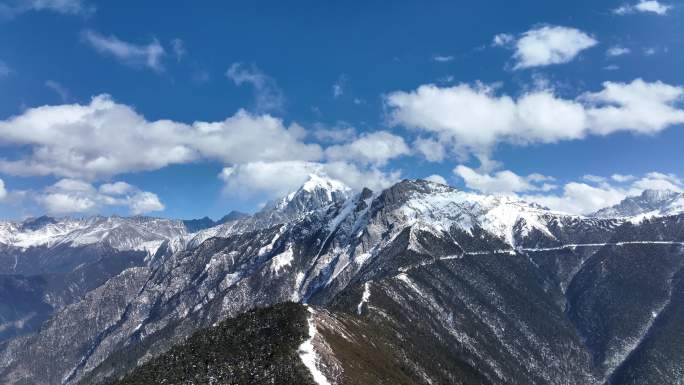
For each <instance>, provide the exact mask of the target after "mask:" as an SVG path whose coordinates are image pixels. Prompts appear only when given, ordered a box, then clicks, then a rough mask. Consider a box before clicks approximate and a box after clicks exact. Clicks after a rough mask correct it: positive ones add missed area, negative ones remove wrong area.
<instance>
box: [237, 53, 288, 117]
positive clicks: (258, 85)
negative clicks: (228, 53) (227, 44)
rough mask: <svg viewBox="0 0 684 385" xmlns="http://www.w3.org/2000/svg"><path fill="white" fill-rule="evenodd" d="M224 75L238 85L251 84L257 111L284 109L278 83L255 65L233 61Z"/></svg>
mask: <svg viewBox="0 0 684 385" xmlns="http://www.w3.org/2000/svg"><path fill="white" fill-rule="evenodd" d="M226 76H227V77H228V79H230V80H232V81H233V82H234V83H235V84H236V85H238V86H241V85H243V84H249V85H251V86H252V88H253V90H254V104H255V109H256V111H257V112H278V111H282V110H283V109H284V107H285V97H284V96H283V93H282V91H281V90H280V88H279V87H278V84H277V83H276V81H275V80H274V79H273V78H271V77H270V76H268V75H266V74H265V73H263V72H262V71H261V70H260V69H259V68H258V67H257V66H256V65H253V64H252V65H251V66H247V65H246V64H244V63H233V64H232V65H231V66H230V68H228V71H226Z"/></svg>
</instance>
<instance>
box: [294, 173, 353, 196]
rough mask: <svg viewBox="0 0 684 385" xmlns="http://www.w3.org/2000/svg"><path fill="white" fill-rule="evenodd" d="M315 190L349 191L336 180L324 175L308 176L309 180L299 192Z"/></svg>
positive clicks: (314, 174) (313, 174) (312, 174)
mask: <svg viewBox="0 0 684 385" xmlns="http://www.w3.org/2000/svg"><path fill="white" fill-rule="evenodd" d="M317 189H322V190H327V191H330V192H333V191H350V190H351V189H350V188H349V187H348V186H347V185H345V184H344V183H342V182H340V181H339V180H337V179H333V178H330V177H328V176H327V175H326V174H316V173H311V174H309V179H308V180H307V181H306V182H304V184H303V185H302V186H301V187H300V190H304V191H308V192H314V191H316V190H317Z"/></svg>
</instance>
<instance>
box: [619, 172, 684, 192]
mask: <svg viewBox="0 0 684 385" xmlns="http://www.w3.org/2000/svg"><path fill="white" fill-rule="evenodd" d="M632 189H633V190H637V191H640V190H648V189H651V190H672V191H678V192H681V191H684V184H682V180H681V179H680V178H679V177H677V176H676V175H674V174H663V173H660V172H650V173H648V174H646V175H645V176H643V177H642V178H640V179H638V180H636V181H634V183H632Z"/></svg>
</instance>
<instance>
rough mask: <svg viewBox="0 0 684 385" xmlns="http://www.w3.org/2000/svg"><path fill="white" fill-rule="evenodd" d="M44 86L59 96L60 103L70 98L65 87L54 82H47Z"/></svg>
mask: <svg viewBox="0 0 684 385" xmlns="http://www.w3.org/2000/svg"><path fill="white" fill-rule="evenodd" d="M45 86H46V87H47V88H49V89H51V90H53V91H54V92H55V93H56V94H57V95H58V96H59V99H60V100H61V101H62V102H66V101H68V100H69V99H71V96H69V90H67V89H66V87H64V86H63V85H61V84H59V83H58V82H56V81H54V80H48V81H46V82H45Z"/></svg>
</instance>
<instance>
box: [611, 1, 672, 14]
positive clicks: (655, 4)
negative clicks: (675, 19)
mask: <svg viewBox="0 0 684 385" xmlns="http://www.w3.org/2000/svg"><path fill="white" fill-rule="evenodd" d="M670 9H672V6H670V5H666V4H663V3H661V2H659V1H655V0H640V1H639V2H638V3H636V4H625V5H622V6H620V7H618V8H616V9H614V10H613V12H614V13H616V14H618V15H627V14H630V13H636V12H647V13H654V14H656V15H661V16H662V15H666V14H667V12H668V11H669V10H670Z"/></svg>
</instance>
